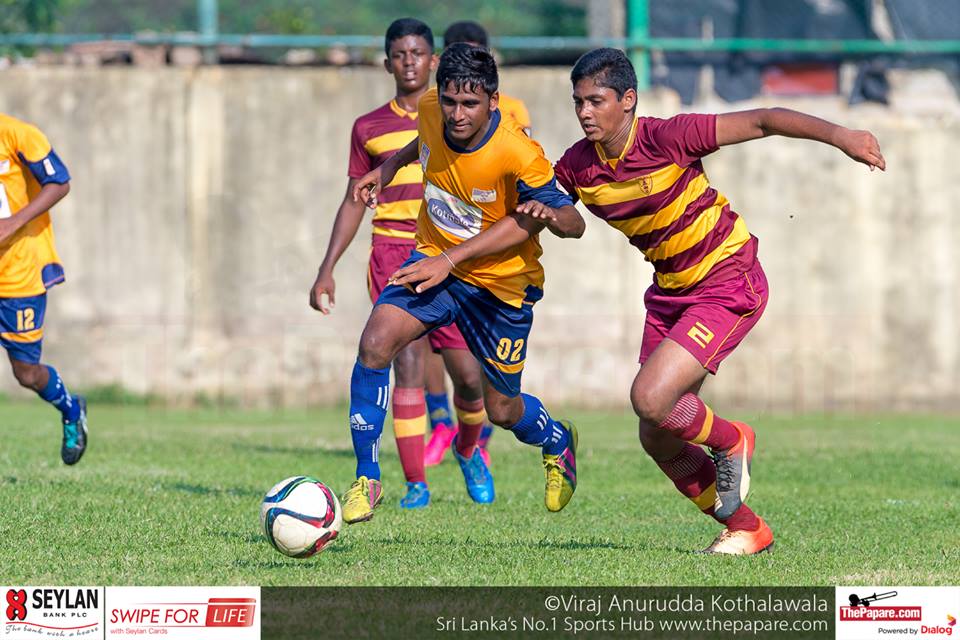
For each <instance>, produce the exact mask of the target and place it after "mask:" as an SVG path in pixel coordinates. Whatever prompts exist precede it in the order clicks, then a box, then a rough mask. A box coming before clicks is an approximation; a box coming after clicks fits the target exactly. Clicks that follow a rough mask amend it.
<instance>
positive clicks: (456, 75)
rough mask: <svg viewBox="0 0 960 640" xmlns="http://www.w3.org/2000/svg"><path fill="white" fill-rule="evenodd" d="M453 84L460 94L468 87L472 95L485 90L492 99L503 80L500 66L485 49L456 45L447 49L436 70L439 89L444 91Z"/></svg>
mask: <svg viewBox="0 0 960 640" xmlns="http://www.w3.org/2000/svg"><path fill="white" fill-rule="evenodd" d="M451 82H452V83H453V86H454V87H455V88H456V89H457V91H462V90H463V88H464V87H467V88H468V89H470V90H471V91H477V90H478V89H483V90H484V91H486V92H487V95H493V94H494V93H495V92H496V90H497V86H498V85H499V82H500V78H499V76H498V75H497V63H496V61H495V60H494V59H493V54H491V53H490V50H489V49H487V48H486V47H477V46H474V45H472V44H466V43H465V42H457V43H455V44H452V45H450V46H449V47H447V48H446V49H444V51H443V54H442V55H441V56H440V65H439V66H438V67H437V88H438V90H439V91H443V90H444V89H446V88H447V85H448V84H450V83H451Z"/></svg>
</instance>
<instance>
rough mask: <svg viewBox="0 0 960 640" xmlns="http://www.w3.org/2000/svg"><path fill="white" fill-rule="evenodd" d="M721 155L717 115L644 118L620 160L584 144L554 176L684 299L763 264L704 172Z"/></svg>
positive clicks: (596, 146)
mask: <svg viewBox="0 0 960 640" xmlns="http://www.w3.org/2000/svg"><path fill="white" fill-rule="evenodd" d="M716 150H717V135H716V116H715V115H701V114H683V115H678V116H674V117H673V118H669V119H666V120H664V119H660V118H648V117H640V118H637V119H636V120H635V121H634V124H633V129H632V130H631V132H630V137H629V139H628V140H627V145H626V147H624V150H623V153H622V154H621V155H620V157H619V158H607V157H606V155H605V154H604V153H603V149H602V148H601V147H600V145H599V144H596V143H592V142H590V141H589V140H587V139H583V140H580V141H579V142H578V143H576V144H575V145H573V146H572V147H570V148H569V149H567V151H566V153H564V154H563V157H562V158H561V159H560V161H559V162H558V163H557V165H556V167H555V168H556V174H557V180H558V181H559V182H560V184H561V185H562V186H563V187H564V189H566V190H567V192H568V193H570V195H571V196H574V197H575V198H579V199H580V200H582V201H583V203H584V205H586V207H587V209H589V210H590V212H591V213H593V214H594V215H596V216H597V217H598V218H601V219H603V220H605V221H606V222H607V224H609V225H610V226H612V227H614V228H616V229H619V230H620V231H621V232H622V233H623V234H624V235H625V236H627V238H629V241H630V244H632V245H633V246H635V247H637V248H638V249H639V250H640V251H642V252H643V255H644V257H645V258H646V259H647V260H648V261H649V262H651V263H652V264H653V266H654V269H655V271H656V273H655V275H654V281H655V282H656V284H657V285H658V286H659V287H660V288H661V289H665V290H668V291H681V290H684V289H688V288H690V287H693V286H695V285H697V284H699V283H701V282H703V281H705V280H707V279H722V278H723V277H726V276H728V275H730V274H731V273H733V272H741V271H746V270H747V269H749V268H750V267H751V266H752V265H753V262H754V260H755V258H756V249H757V240H756V238H754V237H753V236H752V235H751V234H750V232H749V231H747V226H746V224H745V223H744V221H743V218H741V217H740V216H739V215H737V214H736V213H735V212H734V211H733V210H732V209H731V208H730V203H729V202H728V201H727V199H726V198H725V197H724V196H723V194H721V193H719V192H718V191H717V190H716V189H714V188H713V187H711V186H710V183H709V182H708V181H707V176H706V174H705V173H704V171H703V164H702V162H701V161H700V158H702V157H703V156H705V155H707V154H709V153H712V152H714V151H716Z"/></svg>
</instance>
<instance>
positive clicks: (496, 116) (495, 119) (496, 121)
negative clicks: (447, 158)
mask: <svg viewBox="0 0 960 640" xmlns="http://www.w3.org/2000/svg"><path fill="white" fill-rule="evenodd" d="M498 126H500V109H497V110H496V111H494V112H493V113H492V114H490V128H489V129H487V132H486V133H485V134H484V136H483V140H481V141H480V142H478V143H477V146H475V147H470V148H469V149H468V148H466V147H461V146H460V145H458V144H457V143H456V142H454V141H453V140H451V139H450V138H448V137H447V128H446V127H444V128H443V141H444V142H446V143H447V146H448V147H450V149H452V150H453V151H455V152H457V153H473V152H474V151H477V150H479V149H480V147H482V146H483V145H485V144H487V142H489V141H490V138H492V137H493V134H494V132H496V130H497V127H498Z"/></svg>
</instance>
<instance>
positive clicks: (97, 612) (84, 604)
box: [3, 587, 103, 640]
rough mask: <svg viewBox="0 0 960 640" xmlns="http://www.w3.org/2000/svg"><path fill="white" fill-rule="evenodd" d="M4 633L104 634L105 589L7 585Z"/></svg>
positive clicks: (12, 638)
mask: <svg viewBox="0 0 960 640" xmlns="http://www.w3.org/2000/svg"><path fill="white" fill-rule="evenodd" d="M3 592H4V594H5V602H4V604H5V605H6V606H5V608H4V614H5V615H4V629H3V637H4V638H5V639H6V638H9V639H10V640H16V639H19V638H85V637H101V636H102V635H103V613H102V610H101V606H102V605H103V589H101V588H97V587H7V588H5V589H4V590H3Z"/></svg>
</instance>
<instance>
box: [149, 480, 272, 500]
mask: <svg viewBox="0 0 960 640" xmlns="http://www.w3.org/2000/svg"><path fill="white" fill-rule="evenodd" d="M164 488H165V489H169V490H171V491H182V492H184V493H192V494H193V495H197V496H234V497H238V498H262V497H263V491H260V490H259V489H249V488H243V487H229V488H221V487H208V486H205V485H202V484H188V483H186V482H175V483H173V484H167V485H164Z"/></svg>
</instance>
